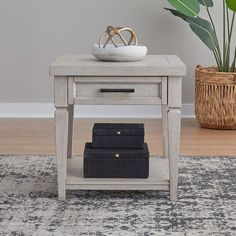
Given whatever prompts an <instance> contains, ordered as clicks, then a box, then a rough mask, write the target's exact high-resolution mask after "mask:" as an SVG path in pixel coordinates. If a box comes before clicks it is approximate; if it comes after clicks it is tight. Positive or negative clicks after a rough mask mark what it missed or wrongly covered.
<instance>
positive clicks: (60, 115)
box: [55, 107, 68, 200]
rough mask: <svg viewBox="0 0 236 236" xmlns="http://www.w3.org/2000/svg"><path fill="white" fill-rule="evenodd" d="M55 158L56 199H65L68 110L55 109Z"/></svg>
mask: <svg viewBox="0 0 236 236" xmlns="http://www.w3.org/2000/svg"><path fill="white" fill-rule="evenodd" d="M55 126H56V127H55V128H56V156H57V182H58V198H59V200H64V199H65V198H66V170H67V148H68V110H67V108H66V107H65V108H56V111H55Z"/></svg>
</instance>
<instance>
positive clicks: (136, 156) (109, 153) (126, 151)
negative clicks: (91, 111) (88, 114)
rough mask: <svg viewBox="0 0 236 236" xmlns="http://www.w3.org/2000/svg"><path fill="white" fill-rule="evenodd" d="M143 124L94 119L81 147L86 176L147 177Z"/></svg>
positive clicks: (147, 159) (146, 150) (147, 154)
mask: <svg viewBox="0 0 236 236" xmlns="http://www.w3.org/2000/svg"><path fill="white" fill-rule="evenodd" d="M148 175H149V150H148V146H147V144H146V143H144V125H143V124H112V123H106V124H105V123H104V124H103V123H97V124H95V125H94V127H93V141H92V143H86V145H85V150H84V177H85V178H148Z"/></svg>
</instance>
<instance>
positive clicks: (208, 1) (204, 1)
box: [198, 0, 214, 7]
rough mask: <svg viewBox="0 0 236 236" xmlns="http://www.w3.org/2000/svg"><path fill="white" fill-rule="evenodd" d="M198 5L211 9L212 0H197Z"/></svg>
mask: <svg viewBox="0 0 236 236" xmlns="http://www.w3.org/2000/svg"><path fill="white" fill-rule="evenodd" d="M198 1H199V3H200V4H201V5H203V6H206V7H213V5H214V4H213V1H212V0H198Z"/></svg>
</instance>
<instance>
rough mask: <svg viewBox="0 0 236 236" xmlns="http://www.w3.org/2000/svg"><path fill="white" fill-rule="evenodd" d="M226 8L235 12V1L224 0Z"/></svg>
mask: <svg viewBox="0 0 236 236" xmlns="http://www.w3.org/2000/svg"><path fill="white" fill-rule="evenodd" d="M226 4H227V7H228V8H229V9H230V10H232V11H234V12H236V0H226Z"/></svg>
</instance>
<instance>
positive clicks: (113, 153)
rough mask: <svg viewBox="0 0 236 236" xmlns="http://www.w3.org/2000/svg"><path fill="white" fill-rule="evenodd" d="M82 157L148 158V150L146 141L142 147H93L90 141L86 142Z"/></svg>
mask: <svg viewBox="0 0 236 236" xmlns="http://www.w3.org/2000/svg"><path fill="white" fill-rule="evenodd" d="M84 157H85V158H93V159H113V158H119V159H148V158H149V150H148V146H147V144H146V143H145V144H144V148H143V149H100V148H93V147H92V143H86V144H85V149H84Z"/></svg>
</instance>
